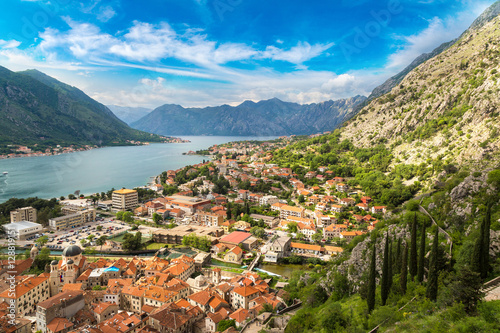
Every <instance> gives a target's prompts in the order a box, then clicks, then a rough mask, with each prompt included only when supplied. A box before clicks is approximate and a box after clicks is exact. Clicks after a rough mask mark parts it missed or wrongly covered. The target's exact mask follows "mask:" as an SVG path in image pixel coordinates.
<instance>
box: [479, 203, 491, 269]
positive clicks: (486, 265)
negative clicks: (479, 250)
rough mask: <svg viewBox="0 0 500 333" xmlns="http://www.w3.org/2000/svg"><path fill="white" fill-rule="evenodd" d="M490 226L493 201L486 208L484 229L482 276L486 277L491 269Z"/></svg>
mask: <svg viewBox="0 0 500 333" xmlns="http://www.w3.org/2000/svg"><path fill="white" fill-rule="evenodd" d="M490 227H491V201H490V202H488V206H487V208H486V216H485V218H484V231H483V269H482V270H481V278H482V279H485V278H486V277H487V276H488V273H489V271H490Z"/></svg>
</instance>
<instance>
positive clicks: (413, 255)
mask: <svg viewBox="0 0 500 333" xmlns="http://www.w3.org/2000/svg"><path fill="white" fill-rule="evenodd" d="M410 236H411V241H410V264H409V270H410V276H411V279H412V281H413V279H414V277H415V275H417V262H418V258H417V256H418V255H417V213H415V214H414V215H413V222H412V224H411V235H410Z"/></svg>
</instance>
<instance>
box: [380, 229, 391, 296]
mask: <svg viewBox="0 0 500 333" xmlns="http://www.w3.org/2000/svg"><path fill="white" fill-rule="evenodd" d="M389 246H390V244H389V231H387V235H386V236H385V248H384V261H383V263H382V281H381V283H380V296H381V297H382V305H385V302H386V301H387V297H388V296H389Z"/></svg>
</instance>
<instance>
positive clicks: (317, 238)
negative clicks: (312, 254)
mask: <svg viewBox="0 0 500 333" xmlns="http://www.w3.org/2000/svg"><path fill="white" fill-rule="evenodd" d="M322 239H323V233H322V232H321V231H317V232H316V233H315V234H314V235H312V240H313V242H315V243H319V242H321V240H322Z"/></svg>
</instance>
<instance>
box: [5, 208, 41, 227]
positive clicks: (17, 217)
mask: <svg viewBox="0 0 500 333" xmlns="http://www.w3.org/2000/svg"><path fill="white" fill-rule="evenodd" d="M21 221H28V222H36V209H35V208H33V207H23V208H19V209H16V210H12V211H11V212H10V222H11V223H14V222H21Z"/></svg>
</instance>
